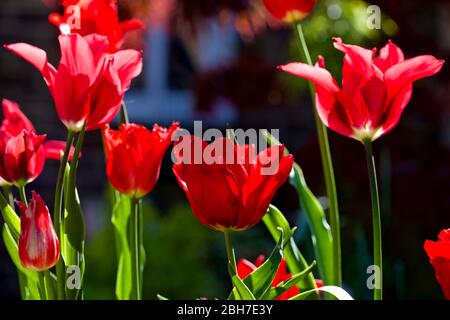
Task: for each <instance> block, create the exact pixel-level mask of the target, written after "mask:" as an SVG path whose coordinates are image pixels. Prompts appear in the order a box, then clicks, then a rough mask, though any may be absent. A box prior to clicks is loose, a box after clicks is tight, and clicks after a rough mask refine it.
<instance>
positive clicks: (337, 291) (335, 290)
mask: <svg viewBox="0 0 450 320" xmlns="http://www.w3.org/2000/svg"><path fill="white" fill-rule="evenodd" d="M317 292H325V293H329V294H331V295H332V296H334V297H335V298H337V299H338V300H353V298H352V296H351V295H349V294H348V292H347V291H345V290H344V289H342V288H341V287H336V286H325V287H321V288H316V289H312V290H308V291H305V292H302V293H300V294H298V295H296V296H295V297H292V298H290V299H289V300H306V299H307V298H308V297H309V296H311V294H316V293H317Z"/></svg>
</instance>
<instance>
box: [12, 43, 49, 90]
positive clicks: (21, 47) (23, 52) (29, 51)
mask: <svg viewBox="0 0 450 320" xmlns="http://www.w3.org/2000/svg"><path fill="white" fill-rule="evenodd" d="M4 47H5V48H6V49H8V50H10V51H11V52H13V53H15V54H16V55H18V56H19V57H21V58H22V59H24V60H26V61H28V62H29V63H31V64H32V65H33V66H34V67H35V68H36V69H38V70H39V72H40V73H41V74H42V76H43V77H44V80H45V82H46V84H47V86H48V87H49V89H50V91H52V87H53V83H54V79H55V74H56V70H55V68H54V67H53V66H52V65H51V64H50V63H49V62H48V59H47V53H46V52H45V51H44V50H42V49H39V48H37V47H35V46H32V45H29V44H26V43H15V44H9V45H4Z"/></svg>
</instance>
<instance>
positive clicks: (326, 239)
mask: <svg viewBox="0 0 450 320" xmlns="http://www.w3.org/2000/svg"><path fill="white" fill-rule="evenodd" d="M289 182H290V183H291V185H293V186H294V187H295V188H296V189H297V192H298V196H299V198H300V204H301V206H302V208H303V210H304V211H305V213H306V216H307V217H308V222H309V225H310V228H311V232H312V237H313V245H314V251H315V255H316V258H317V263H318V266H319V271H320V277H321V279H322V280H323V282H324V283H325V284H328V283H332V281H333V279H335V276H334V269H333V237H332V234H331V230H330V226H329V225H328V222H327V220H326V217H325V212H324V210H323V208H322V206H321V205H320V203H319V201H318V200H317V198H316V197H315V196H314V194H313V193H312V192H311V190H310V189H309V188H308V185H307V184H306V181H305V177H304V176H303V172H302V170H301V168H300V166H299V165H298V164H296V163H294V166H293V167H292V171H291V175H290V177H289Z"/></svg>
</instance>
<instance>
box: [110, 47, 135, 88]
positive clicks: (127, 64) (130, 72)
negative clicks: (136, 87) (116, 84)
mask: <svg viewBox="0 0 450 320" xmlns="http://www.w3.org/2000/svg"><path fill="white" fill-rule="evenodd" d="M113 58H114V64H113V68H114V69H115V70H116V71H117V73H118V75H119V78H120V81H121V84H122V90H123V91H127V90H128V89H129V88H130V84H131V80H132V79H134V78H136V77H137V76H138V75H140V74H141V72H142V52H140V51H136V50H131V49H129V50H120V51H118V52H116V53H115V54H114V55H113Z"/></svg>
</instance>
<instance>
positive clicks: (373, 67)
mask: <svg viewBox="0 0 450 320" xmlns="http://www.w3.org/2000/svg"><path fill="white" fill-rule="evenodd" d="M334 47H335V48H336V49H338V50H339V51H342V52H343V53H344V54H345V56H344V65H343V69H342V73H343V75H342V88H341V87H339V85H338V84H337V82H336V80H335V79H334V78H333V76H332V75H331V74H330V72H328V71H327V70H326V69H325V63H324V59H323V58H322V57H320V58H319V61H318V62H317V64H316V65H315V66H310V65H308V64H304V63H289V64H287V65H283V66H280V67H279V69H281V70H283V71H286V72H289V73H291V74H293V75H296V76H298V77H301V78H305V79H308V80H310V81H312V82H313V83H314V84H315V85H316V108H317V113H318V114H319V116H320V119H321V120H322V122H323V123H324V124H325V125H326V126H327V127H329V128H330V129H331V130H334V131H336V132H338V133H340V134H342V135H344V136H347V137H350V138H353V139H356V140H359V141H361V142H363V141H373V140H375V139H377V138H379V137H380V136H382V135H384V134H386V133H388V132H389V131H390V130H392V129H393V128H394V127H395V126H396V125H397V123H398V122H399V120H400V116H401V114H402V112H403V110H404V109H405V107H406V105H407V104H408V102H409V100H410V98H411V94H412V84H413V82H414V81H416V80H419V79H422V78H425V77H429V76H432V75H434V74H436V73H437V72H439V71H440V70H441V68H442V65H443V63H444V61H443V60H438V59H436V58H435V57H433V56H431V55H422V56H417V57H414V58H411V59H406V60H405V59H404V55H403V52H402V50H401V49H400V48H399V47H397V46H396V45H395V44H394V43H393V42H391V41H389V42H388V43H387V44H386V45H385V46H384V47H383V48H382V49H381V50H380V54H379V55H378V57H375V53H376V49H373V50H368V49H365V48H362V47H359V46H356V45H349V44H345V43H343V42H342V40H341V39H339V38H335V39H334Z"/></svg>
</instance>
